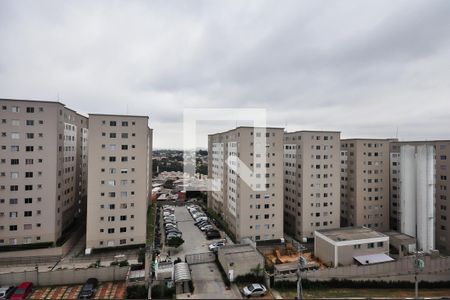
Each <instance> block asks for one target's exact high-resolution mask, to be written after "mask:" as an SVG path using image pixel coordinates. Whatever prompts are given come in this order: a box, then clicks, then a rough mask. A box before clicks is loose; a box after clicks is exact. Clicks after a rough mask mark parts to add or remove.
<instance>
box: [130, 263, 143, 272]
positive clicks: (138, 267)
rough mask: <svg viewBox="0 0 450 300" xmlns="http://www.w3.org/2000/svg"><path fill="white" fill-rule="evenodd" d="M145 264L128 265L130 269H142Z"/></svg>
mask: <svg viewBox="0 0 450 300" xmlns="http://www.w3.org/2000/svg"><path fill="white" fill-rule="evenodd" d="M144 268H145V266H144V265H143V264H132V265H130V271H138V270H143V269H144Z"/></svg>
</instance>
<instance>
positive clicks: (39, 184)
mask: <svg viewBox="0 0 450 300" xmlns="http://www.w3.org/2000/svg"><path fill="white" fill-rule="evenodd" d="M0 104H1V105H0V120H1V127H0V128H1V129H0V131H1V137H0V145H1V149H0V158H1V164H0V165H1V171H0V220H1V221H0V245H18V244H32V243H44V242H56V241H57V240H58V239H59V238H60V237H61V235H62V233H63V231H64V230H65V229H66V228H67V227H68V226H70V225H71V224H72V223H73V221H75V220H77V219H78V220H82V219H84V215H85V207H86V180H87V138H88V129H87V128H88V119H87V118H86V117H84V116H82V115H80V114H78V113H77V112H75V111H73V110H71V109H69V108H68V107H66V106H65V105H64V104H62V103H60V102H51V101H29V100H14V99H0Z"/></svg>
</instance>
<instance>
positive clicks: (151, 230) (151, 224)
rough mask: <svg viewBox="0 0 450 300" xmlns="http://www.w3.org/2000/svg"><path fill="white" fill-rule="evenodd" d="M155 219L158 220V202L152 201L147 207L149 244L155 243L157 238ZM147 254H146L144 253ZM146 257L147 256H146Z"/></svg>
mask: <svg viewBox="0 0 450 300" xmlns="http://www.w3.org/2000/svg"><path fill="white" fill-rule="evenodd" d="M155 220H156V203H152V204H150V205H149V207H148V208H147V245H148V246H150V245H153V242H154V240H155V226H156V224H155ZM144 255H145V254H144ZM144 259H145V256H144Z"/></svg>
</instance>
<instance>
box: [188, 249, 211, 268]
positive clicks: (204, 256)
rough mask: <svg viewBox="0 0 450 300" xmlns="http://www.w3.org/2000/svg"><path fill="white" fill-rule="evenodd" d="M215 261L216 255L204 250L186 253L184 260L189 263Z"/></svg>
mask: <svg viewBox="0 0 450 300" xmlns="http://www.w3.org/2000/svg"><path fill="white" fill-rule="evenodd" d="M215 261H216V255H215V254H214V253H212V252H204V253H196V254H187V255H186V262H187V263H188V264H189V265H195V264H204V263H210V262H215Z"/></svg>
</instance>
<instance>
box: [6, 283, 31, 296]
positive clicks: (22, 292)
mask: <svg viewBox="0 0 450 300" xmlns="http://www.w3.org/2000/svg"><path fill="white" fill-rule="evenodd" d="M32 290H33V283H32V282H29V281H25V282H22V283H21V284H20V285H19V286H18V287H17V289H16V290H15V291H14V293H13V294H12V295H11V298H10V299H12V300H21V299H26V298H27V297H28V295H30V294H31V292H32Z"/></svg>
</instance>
